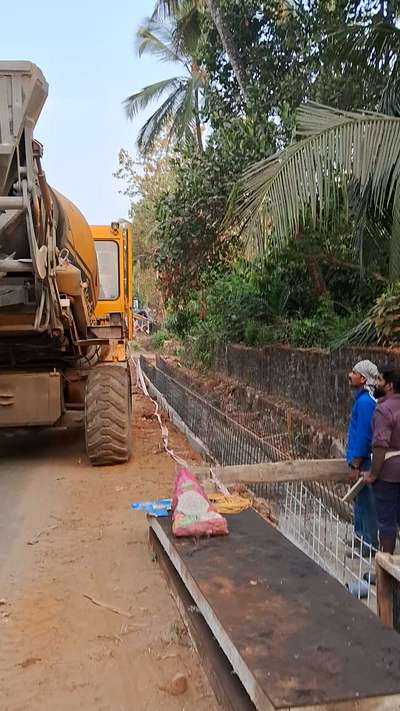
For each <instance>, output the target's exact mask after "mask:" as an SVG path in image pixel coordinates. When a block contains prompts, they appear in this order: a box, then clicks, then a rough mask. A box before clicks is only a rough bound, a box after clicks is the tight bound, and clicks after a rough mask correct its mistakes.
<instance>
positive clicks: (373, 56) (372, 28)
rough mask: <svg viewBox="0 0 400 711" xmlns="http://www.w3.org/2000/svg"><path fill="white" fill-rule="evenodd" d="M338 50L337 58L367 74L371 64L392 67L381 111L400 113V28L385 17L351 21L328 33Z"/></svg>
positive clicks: (379, 66) (374, 66)
mask: <svg viewBox="0 0 400 711" xmlns="http://www.w3.org/2000/svg"><path fill="white" fill-rule="evenodd" d="M329 39H330V40H331V41H333V43H334V45H335V47H336V50H337V61H338V64H339V65H340V63H341V62H343V61H346V62H350V63H351V64H352V65H355V66H357V68H358V70H359V71H360V73H362V74H363V75H364V76H366V77H368V75H369V72H370V70H371V67H373V68H374V69H376V70H378V71H381V70H382V69H384V68H386V69H389V70H390V71H389V77H388V80H387V83H386V86H385V88H384V92H383V96H382V100H381V104H380V107H379V108H380V111H382V112H383V113H387V114H391V115H393V116H399V115H400V91H399V89H400V62H399V57H400V28H399V27H397V26H396V25H394V24H393V23H392V22H390V21H389V20H387V19H385V18H381V17H380V18H379V19H375V20H373V21H372V22H370V23H369V24H355V25H349V26H347V27H346V29H345V30H341V31H340V32H336V33H334V34H333V35H331V36H330V37H329Z"/></svg>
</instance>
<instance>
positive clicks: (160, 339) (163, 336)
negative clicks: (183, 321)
mask: <svg viewBox="0 0 400 711" xmlns="http://www.w3.org/2000/svg"><path fill="white" fill-rule="evenodd" d="M168 338H169V333H168V331H167V330H166V329H165V328H162V329H160V330H159V331H157V333H155V334H154V335H153V336H152V337H151V345H152V346H153V348H154V350H156V351H158V350H161V349H162V348H163V346H164V343H165V341H167V340H168Z"/></svg>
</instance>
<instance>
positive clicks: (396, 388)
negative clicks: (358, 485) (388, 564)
mask: <svg viewBox="0 0 400 711" xmlns="http://www.w3.org/2000/svg"><path fill="white" fill-rule="evenodd" d="M375 395H376V397H378V398H379V400H378V404H377V406H376V408H375V413H374V418H373V435H372V453H373V458H372V468H371V473H370V474H367V475H366V477H365V479H366V481H367V483H373V490H374V494H375V501H376V509H377V515H378V528H379V542H380V548H381V550H382V551H384V552H385V553H393V552H394V549H395V546H396V535H397V529H398V526H399V523H400V372H398V371H395V370H383V371H382V373H381V374H380V376H379V378H378V382H377V387H376V389H375Z"/></svg>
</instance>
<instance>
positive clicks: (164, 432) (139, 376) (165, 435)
mask: <svg viewBox="0 0 400 711" xmlns="http://www.w3.org/2000/svg"><path fill="white" fill-rule="evenodd" d="M132 361H133V363H134V365H135V368H136V384H137V386H138V387H139V388H140V389H141V390H142V392H143V394H144V396H145V397H147V398H148V399H149V400H151V402H152V403H153V405H154V413H153V415H154V416H155V417H156V418H157V420H158V423H159V425H160V430H161V438H162V442H163V446H164V449H165V451H166V453H167V454H169V456H170V457H171V458H172V459H173V460H174V461H175V462H176V463H177V464H180V466H182V467H185V468H186V469H189V465H188V463H187V461H186V460H185V459H182V458H181V457H178V456H177V455H176V454H175V452H174V451H173V450H172V449H171V448H170V447H169V442H168V440H169V432H168V428H167V427H166V426H165V425H164V424H163V422H162V420H161V417H160V414H159V405H158V402H157V400H154V399H153V398H152V397H151V395H150V393H149V391H148V389H147V385H146V381H145V379H144V375H143V371H142V366H141V365H140V360H139V359H137V360H135V359H133V358H132ZM214 463H216V462H215V460H214ZM210 480H211V482H212V483H213V484H214V485H215V486H216V488H217V489H218V491H220V493H221V494H224V495H225V496H230V495H231V493H230V491H229V490H228V489H227V487H226V486H225V484H223V483H222V481H220V480H219V478H218V476H217V474H216V471H215V469H214V468H213V466H212V465H210Z"/></svg>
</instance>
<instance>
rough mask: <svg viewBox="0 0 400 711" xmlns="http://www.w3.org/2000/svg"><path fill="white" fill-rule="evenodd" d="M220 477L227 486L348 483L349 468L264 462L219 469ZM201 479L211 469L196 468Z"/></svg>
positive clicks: (320, 462) (317, 462) (332, 462)
mask: <svg viewBox="0 0 400 711" xmlns="http://www.w3.org/2000/svg"><path fill="white" fill-rule="evenodd" d="M215 471H216V474H217V476H218V478H219V479H220V481H222V482H223V483H224V484H232V483H233V482H235V481H242V482H245V483H252V484H254V483H256V482H263V483H265V484H266V483H274V482H285V481H313V480H318V481H321V482H324V481H347V480H348V476H349V468H348V466H347V464H346V462H345V460H344V459H296V460H291V461H288V462H263V463H262V464H240V465H234V466H227V467H216V469H215ZM193 472H194V473H195V474H196V475H197V476H198V477H199V478H207V477H208V476H209V475H210V467H206V466H201V467H194V468H193Z"/></svg>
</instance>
